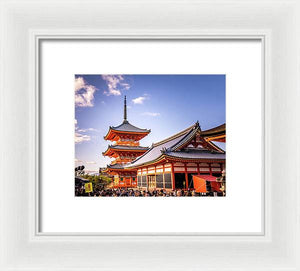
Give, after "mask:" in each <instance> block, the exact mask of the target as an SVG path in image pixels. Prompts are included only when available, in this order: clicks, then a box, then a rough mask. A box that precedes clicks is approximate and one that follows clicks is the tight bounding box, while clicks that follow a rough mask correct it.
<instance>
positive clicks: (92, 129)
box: [77, 128, 98, 133]
mask: <svg viewBox="0 0 300 271" xmlns="http://www.w3.org/2000/svg"><path fill="white" fill-rule="evenodd" d="M77 131H78V132H81V133H86V132H97V131H98V130H97V129H94V128H87V129H78V130H77Z"/></svg>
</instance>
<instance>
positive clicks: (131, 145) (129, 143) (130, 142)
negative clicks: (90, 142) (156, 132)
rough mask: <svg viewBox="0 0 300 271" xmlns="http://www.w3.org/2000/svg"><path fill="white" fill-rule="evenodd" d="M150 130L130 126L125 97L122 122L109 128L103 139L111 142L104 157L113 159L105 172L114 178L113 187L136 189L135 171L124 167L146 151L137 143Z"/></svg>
mask: <svg viewBox="0 0 300 271" xmlns="http://www.w3.org/2000/svg"><path fill="white" fill-rule="evenodd" d="M150 131H151V130H147V129H141V128H138V127H136V126H133V125H132V124H130V123H129V122H128V120H127V106H126V96H125V99H124V120H123V122H122V124H120V125H118V126H115V127H113V126H110V127H109V130H108V132H107V134H106V136H105V137H104V139H105V140H110V141H112V142H113V144H112V145H109V146H108V148H107V150H106V151H105V152H103V155H104V156H108V157H110V158H114V160H113V161H112V163H111V164H110V165H108V166H107V168H106V169H105V172H107V173H108V174H109V175H112V176H114V187H136V186H137V179H136V177H137V176H136V173H137V171H136V170H135V169H128V168H124V166H125V165H126V164H128V163H130V162H132V161H133V160H135V159H137V158H138V157H139V156H141V155H142V154H144V153H145V152H146V151H148V149H149V148H148V147H142V146H140V143H139V141H140V140H141V139H142V138H144V137H145V136H147V135H148V134H149V133H150Z"/></svg>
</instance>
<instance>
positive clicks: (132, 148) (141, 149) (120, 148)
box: [102, 145, 149, 156]
mask: <svg viewBox="0 0 300 271" xmlns="http://www.w3.org/2000/svg"><path fill="white" fill-rule="evenodd" d="M148 150H149V148H148V147H140V146H126V145H124V146H122V145H118V146H113V145H109V146H108V148H107V149H106V151H104V152H102V155H104V156H106V155H109V152H110V151H111V152H112V151H117V152H128V151H130V152H142V153H144V152H146V151H148Z"/></svg>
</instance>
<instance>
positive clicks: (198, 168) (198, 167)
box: [197, 163, 200, 175]
mask: <svg viewBox="0 0 300 271" xmlns="http://www.w3.org/2000/svg"><path fill="white" fill-rule="evenodd" d="M197 173H198V175H200V166H199V164H198V163H197Z"/></svg>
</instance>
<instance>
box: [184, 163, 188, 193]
mask: <svg viewBox="0 0 300 271" xmlns="http://www.w3.org/2000/svg"><path fill="white" fill-rule="evenodd" d="M184 173H185V189H186V190H188V189H189V182H188V179H189V177H188V173H187V168H186V163H184Z"/></svg>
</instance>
